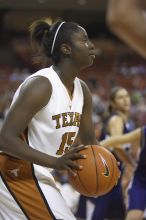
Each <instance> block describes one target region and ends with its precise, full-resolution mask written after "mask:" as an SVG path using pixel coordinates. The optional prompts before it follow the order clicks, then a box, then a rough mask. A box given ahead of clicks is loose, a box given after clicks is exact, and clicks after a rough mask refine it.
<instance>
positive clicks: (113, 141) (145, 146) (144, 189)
mask: <svg viewBox="0 0 146 220" xmlns="http://www.w3.org/2000/svg"><path fill="white" fill-rule="evenodd" d="M129 142H132V143H134V142H139V143H140V152H139V157H138V164H137V168H136V171H135V174H134V177H133V180H132V182H131V184H130V187H129V198H128V213H127V217H126V220H142V219H143V217H144V210H145V208H146V159H145V158H146V126H144V127H142V128H138V129H136V130H134V131H132V132H130V133H128V134H125V135H119V136H116V137H111V138H109V139H107V140H103V141H101V143H100V144H101V145H103V146H104V147H107V146H108V147H109V146H113V145H117V144H118V145H119V144H124V143H129ZM137 146H139V145H137Z"/></svg>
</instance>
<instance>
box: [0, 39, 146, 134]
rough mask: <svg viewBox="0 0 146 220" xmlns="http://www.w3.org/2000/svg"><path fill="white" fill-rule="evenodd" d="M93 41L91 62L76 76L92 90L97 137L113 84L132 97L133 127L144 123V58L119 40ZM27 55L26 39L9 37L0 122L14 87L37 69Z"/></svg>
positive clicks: (1, 70)
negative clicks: (9, 44) (95, 54)
mask: <svg viewBox="0 0 146 220" xmlns="http://www.w3.org/2000/svg"><path fill="white" fill-rule="evenodd" d="M94 41H95V40H94ZM107 42H108V43H107ZM94 43H95V45H96V48H97V57H96V59H95V62H94V65H93V66H92V67H90V68H88V69H86V70H84V71H83V72H82V73H81V74H80V77H81V78H82V79H83V80H85V81H86V82H87V84H88V86H89V88H90V90H91V92H92V98H93V120H94V123H95V128H96V134H97V137H98V136H99V134H100V128H101V126H102V116H103V115H104V112H105V111H106V109H107V107H108V106H107V105H108V98H109V97H108V94H109V92H110V91H111V89H112V88H113V87H114V86H119V85H120V86H123V87H125V88H126V89H128V91H129V93H130V95H131V99H132V108H131V116H132V119H133V120H134V121H135V124H136V125H137V126H139V125H143V124H145V123H146V117H145V116H146V109H145V104H146V82H145V80H144V79H145V75H146V64H145V62H144V60H143V59H142V58H140V57H139V56H138V55H136V54H135V53H134V52H133V51H132V50H131V49H130V48H127V47H124V46H123V45H120V42H116V44H113V42H109V41H106V40H102V41H99V40H96V41H95V42H94ZM3 51H4V48H3V50H2V51H0V57H2V56H3V55H2V54H3ZM10 51H11V52H10ZM12 51H13V52H12ZM10 54H12V55H11V56H10ZM7 56H8V58H7ZM31 56H32V54H31V52H30V46H29V44H28V41H27V40H25V41H24V39H17V40H16V39H15V40H12V42H11V46H10V47H9V49H8V48H6V51H5V58H3V59H2V60H1V61H2V62H1V63H0V121H1V122H0V123H2V121H3V119H4V116H5V114H6V112H7V109H8V108H9V105H10V103H11V99H12V97H13V94H14V92H15V90H16V88H17V87H18V86H19V84H20V83H21V82H22V81H23V80H24V79H25V78H26V77H27V76H29V75H30V74H32V73H33V72H35V71H36V70H37V66H36V65H35V64H33V62H32V60H31Z"/></svg>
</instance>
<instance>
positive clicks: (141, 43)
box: [107, 0, 146, 58]
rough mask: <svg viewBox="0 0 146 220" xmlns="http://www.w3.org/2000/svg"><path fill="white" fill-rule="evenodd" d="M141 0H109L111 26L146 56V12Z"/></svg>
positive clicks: (108, 19)
mask: <svg viewBox="0 0 146 220" xmlns="http://www.w3.org/2000/svg"><path fill="white" fill-rule="evenodd" d="M140 3H141V2H140V1H139V0H109V3H108V8H107V23H108V26H109V28H110V29H111V31H112V32H113V33H115V34H116V35H117V36H118V37H120V38H121V39H122V40H124V41H125V42H126V43H127V44H128V45H129V46H131V47H132V48H133V49H134V50H136V51H137V52H138V53H139V54H141V55H142V56H143V57H145V58H146V38H145V36H146V13H145V11H144V10H143V8H142V6H141V5H140Z"/></svg>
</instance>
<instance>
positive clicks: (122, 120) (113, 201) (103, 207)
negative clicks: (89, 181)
mask: <svg viewBox="0 0 146 220" xmlns="http://www.w3.org/2000/svg"><path fill="white" fill-rule="evenodd" d="M130 107H131V100H130V96H129V93H128V91H127V90H126V89H125V88H123V87H115V88H114V89H113V90H112V91H111V94H110V97H109V109H108V114H107V116H106V119H105V120H104V123H103V130H102V134H101V139H106V138H108V137H109V136H117V135H120V134H123V133H127V132H130V131H131V130H133V129H134V124H133V122H132V121H131V120H130V119H129V112H130ZM118 148H119V149H118ZM113 152H114V154H115V156H116V157H117V160H120V161H121V164H122V162H123V163H124V164H125V165H126V170H127V169H132V165H131V161H130V158H129V157H128V155H127V154H126V153H125V151H124V150H123V149H120V146H116V148H113ZM122 169H123V168H122V166H121V171H122ZM122 178H123V177H122ZM84 200H87V198H86V197H83V196H81V198H80V202H79V209H78V212H77V216H79V217H82V218H85V216H86V215H85V213H83V209H84V210H85V207H86V202H85V201H84ZM90 201H91V202H92V204H94V206H95V207H94V208H93V212H92V215H91V213H90V215H91V219H92V220H97V219H100V220H104V219H105V218H108V219H118V220H119V219H124V216H125V204H124V198H123V192H122V187H121V178H120V181H119V183H118V185H117V186H116V187H115V188H114V189H113V190H112V191H111V192H109V193H107V194H106V195H104V196H101V197H98V198H92V199H90ZM83 206H84V207H83ZM87 212H88V211H87ZM83 214H84V215H83ZM89 219H90V218H89Z"/></svg>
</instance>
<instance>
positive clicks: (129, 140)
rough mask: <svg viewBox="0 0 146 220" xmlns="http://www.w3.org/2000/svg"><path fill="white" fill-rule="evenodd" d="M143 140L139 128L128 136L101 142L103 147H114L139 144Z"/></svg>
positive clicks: (118, 136) (119, 136)
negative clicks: (133, 143)
mask: <svg viewBox="0 0 146 220" xmlns="http://www.w3.org/2000/svg"><path fill="white" fill-rule="evenodd" d="M140 139H141V128H138V129H136V130H134V131H132V132H130V133H128V134H124V135H117V136H115V137H110V138H108V139H106V140H103V141H101V142H100V144H101V145H102V146H103V147H114V146H116V145H119V144H120V145H121V144H126V143H132V142H135V141H136V142H139V141H140Z"/></svg>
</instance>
